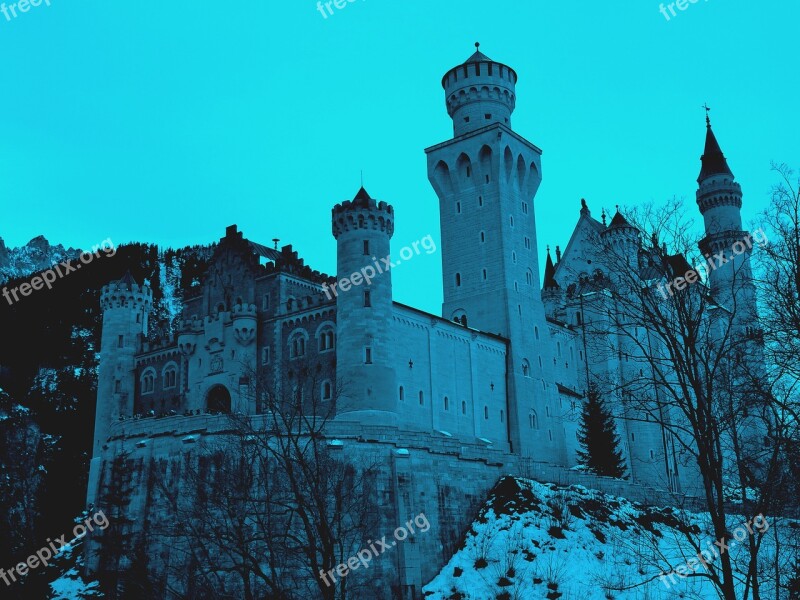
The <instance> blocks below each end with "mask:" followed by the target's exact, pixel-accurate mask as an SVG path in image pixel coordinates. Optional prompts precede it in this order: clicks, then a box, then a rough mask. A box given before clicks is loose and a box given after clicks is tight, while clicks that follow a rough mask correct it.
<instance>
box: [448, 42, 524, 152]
mask: <svg viewBox="0 0 800 600" xmlns="http://www.w3.org/2000/svg"><path fill="white" fill-rule="evenodd" d="M479 47H480V44H478V43H476V44H475V48H476V51H475V53H474V54H473V55H472V56H470V57H469V58H468V59H467V61H466V62H465V63H463V64H460V65H458V66H457V67H453V68H452V69H450V70H449V71H448V72H447V73H446V74H445V76H444V77H443V78H442V87H443V88H444V90H445V99H446V102H447V114H449V115H450V116H451V117H452V119H453V132H454V134H455V136H456V137H458V136H459V135H463V134H465V133H469V132H470V131H475V130H476V129H480V128H481V127H485V126H486V125H490V124H492V123H503V124H505V125H507V126H508V127H511V113H512V112H514V105H515V103H516V91H515V86H516V83H517V73H516V72H515V71H514V69H512V68H511V67H509V66H506V65H504V64H503V63H499V62H495V61H493V60H492V59H490V58H489V57H488V56H486V55H485V54H483V53H482V52H481V51H480V50H479V49H478V48H479Z"/></svg>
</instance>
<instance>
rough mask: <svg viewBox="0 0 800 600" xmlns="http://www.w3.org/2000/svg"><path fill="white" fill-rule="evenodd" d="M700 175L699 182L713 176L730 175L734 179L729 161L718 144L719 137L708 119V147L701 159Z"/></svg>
mask: <svg viewBox="0 0 800 600" xmlns="http://www.w3.org/2000/svg"><path fill="white" fill-rule="evenodd" d="M700 163H701V167H700V175H698V176H697V181H698V182H700V181H703V180H704V179H705V178H706V177H710V176H711V175H730V176H731V177H733V173H732V172H731V169H730V167H729V166H728V161H727V160H725V155H724V154H722V149H721V148H720V147H719V142H717V136H715V135H714V130H713V129H711V121H710V120H709V119H706V147H705V150H703V156H701V157H700Z"/></svg>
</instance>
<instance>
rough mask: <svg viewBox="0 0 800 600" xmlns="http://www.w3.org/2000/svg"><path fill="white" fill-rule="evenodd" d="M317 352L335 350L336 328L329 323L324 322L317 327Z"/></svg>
mask: <svg viewBox="0 0 800 600" xmlns="http://www.w3.org/2000/svg"><path fill="white" fill-rule="evenodd" d="M315 337H316V338H317V350H318V352H320V353H322V352H331V351H332V350H334V349H335V348H336V326H335V325H334V324H333V323H332V322H331V321H326V322H325V323H322V324H321V325H320V326H319V327H317V332H316V335H315Z"/></svg>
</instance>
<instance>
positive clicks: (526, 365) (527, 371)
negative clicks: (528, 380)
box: [522, 358, 531, 377]
mask: <svg viewBox="0 0 800 600" xmlns="http://www.w3.org/2000/svg"><path fill="white" fill-rule="evenodd" d="M522 376H523V377H530V376H531V363H530V362H528V359H527V358H523V359H522Z"/></svg>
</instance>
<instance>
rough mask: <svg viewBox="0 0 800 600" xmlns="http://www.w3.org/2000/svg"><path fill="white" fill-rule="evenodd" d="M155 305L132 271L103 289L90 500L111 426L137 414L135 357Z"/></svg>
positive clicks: (94, 491) (146, 287) (151, 295)
mask: <svg viewBox="0 0 800 600" xmlns="http://www.w3.org/2000/svg"><path fill="white" fill-rule="evenodd" d="M152 305H153V293H152V291H151V289H150V286H149V285H147V283H145V284H144V285H139V284H137V283H136V282H135V281H134V279H133V277H132V276H131V274H130V272H128V273H126V274H125V276H124V277H123V278H122V279H120V280H119V281H115V282H112V283H109V284H108V285H106V286H103V290H102V293H101V294H100V306H101V308H102V310H103V329H102V335H101V338H100V365H99V374H98V378H97V406H96V408H95V422H94V443H93V446H92V448H93V449H92V463H91V469H90V478H89V479H90V481H89V501H90V503H91V502H92V500H93V494H94V493H96V491H97V484H98V480H97V477H98V476H99V473H100V462H101V461H102V454H103V446H104V444H105V443H106V441H107V440H108V437H109V430H110V429H111V425H112V424H113V423H116V422H117V421H119V420H120V417H131V416H132V415H133V401H134V394H135V392H136V374H135V367H136V364H135V359H134V355H135V353H136V350H137V348H138V346H139V338H140V336H141V335H145V334H146V333H147V324H148V317H149V315H150V310H151V308H152Z"/></svg>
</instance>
